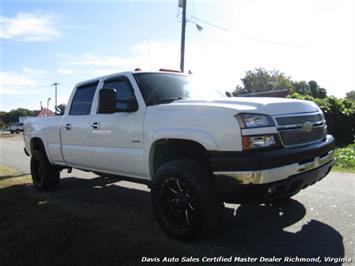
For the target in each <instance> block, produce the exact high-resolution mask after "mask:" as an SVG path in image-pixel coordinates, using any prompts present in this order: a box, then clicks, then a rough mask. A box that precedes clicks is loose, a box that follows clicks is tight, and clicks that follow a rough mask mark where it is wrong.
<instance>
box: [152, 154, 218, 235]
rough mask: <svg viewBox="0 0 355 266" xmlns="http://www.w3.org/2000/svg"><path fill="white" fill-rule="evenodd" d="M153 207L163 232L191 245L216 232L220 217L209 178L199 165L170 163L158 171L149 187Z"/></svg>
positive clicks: (191, 162)
mask: <svg viewBox="0 0 355 266" xmlns="http://www.w3.org/2000/svg"><path fill="white" fill-rule="evenodd" d="M151 196H152V205H153V209H154V212H155V215H156V217H157V219H158V222H159V224H160V225H161V227H162V228H163V229H164V231H165V232H166V233H167V234H168V235H170V236H172V237H174V238H176V239H179V240H185V241H191V240H194V239H195V238H197V237H199V236H203V235H206V234H210V233H212V232H215V231H216V229H217V228H218V223H219V222H220V221H221V220H222V217H223V209H224V206H223V202H222V201H221V200H220V199H219V198H218V196H217V194H216V191H215V189H214V186H213V182H212V178H211V176H210V174H209V173H208V171H206V170H205V169H204V168H203V167H202V166H201V165H200V164H198V162H195V161H193V160H176V161H171V162H168V163H166V164H165V165H163V166H162V167H160V168H159V169H158V171H157V173H156V175H155V178H154V181H153V184H152V191H151Z"/></svg>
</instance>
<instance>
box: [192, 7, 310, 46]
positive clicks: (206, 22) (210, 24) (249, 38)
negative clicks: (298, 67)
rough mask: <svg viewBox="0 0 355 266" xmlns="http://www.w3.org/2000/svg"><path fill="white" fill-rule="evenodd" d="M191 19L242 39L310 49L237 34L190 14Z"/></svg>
mask: <svg viewBox="0 0 355 266" xmlns="http://www.w3.org/2000/svg"><path fill="white" fill-rule="evenodd" d="M189 17H190V18H191V19H194V20H197V21H200V22H202V23H205V24H207V25H209V26H212V27H214V28H217V29H220V30H222V31H224V32H228V33H235V34H238V35H240V36H241V37H242V38H244V39H248V40H254V41H258V42H264V43H269V44H274V45H280V46H288V47H295V48H309V47H308V46H305V45H297V44H292V43H285V42H278V41H273V40H268V39H264V38H259V37H255V36H251V35H246V34H242V33H238V32H235V31H233V30H230V29H228V28H225V27H221V26H219V25H216V24H214V23H211V22H209V21H207V20H204V19H200V18H198V17H196V16H193V15H191V14H189Z"/></svg>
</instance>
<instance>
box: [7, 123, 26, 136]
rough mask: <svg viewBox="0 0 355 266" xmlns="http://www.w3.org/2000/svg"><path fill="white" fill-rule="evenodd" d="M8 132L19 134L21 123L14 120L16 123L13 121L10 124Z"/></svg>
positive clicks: (21, 130)
mask: <svg viewBox="0 0 355 266" xmlns="http://www.w3.org/2000/svg"><path fill="white" fill-rule="evenodd" d="M9 129H10V132H11V134H14V133H16V134H19V133H20V132H23V123H19V122H16V123H13V124H12V125H10V128H9Z"/></svg>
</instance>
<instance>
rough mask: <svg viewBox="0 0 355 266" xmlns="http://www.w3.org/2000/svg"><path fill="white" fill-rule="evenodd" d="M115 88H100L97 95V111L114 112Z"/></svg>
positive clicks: (115, 101) (103, 112)
mask: <svg viewBox="0 0 355 266" xmlns="http://www.w3.org/2000/svg"><path fill="white" fill-rule="evenodd" d="M116 94H117V92H116V90H115V89H101V90H100V95H99V113H101V114H112V113H114V112H116V103H117V100H116Z"/></svg>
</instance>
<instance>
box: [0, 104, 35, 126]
mask: <svg viewBox="0 0 355 266" xmlns="http://www.w3.org/2000/svg"><path fill="white" fill-rule="evenodd" d="M38 112H39V111H32V110H28V109H25V108H17V109H14V110H11V111H10V112H3V111H1V112H0V119H1V120H2V121H3V123H4V124H5V125H9V124H11V123H14V122H18V120H19V117H20V116H37V114H38Z"/></svg>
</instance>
